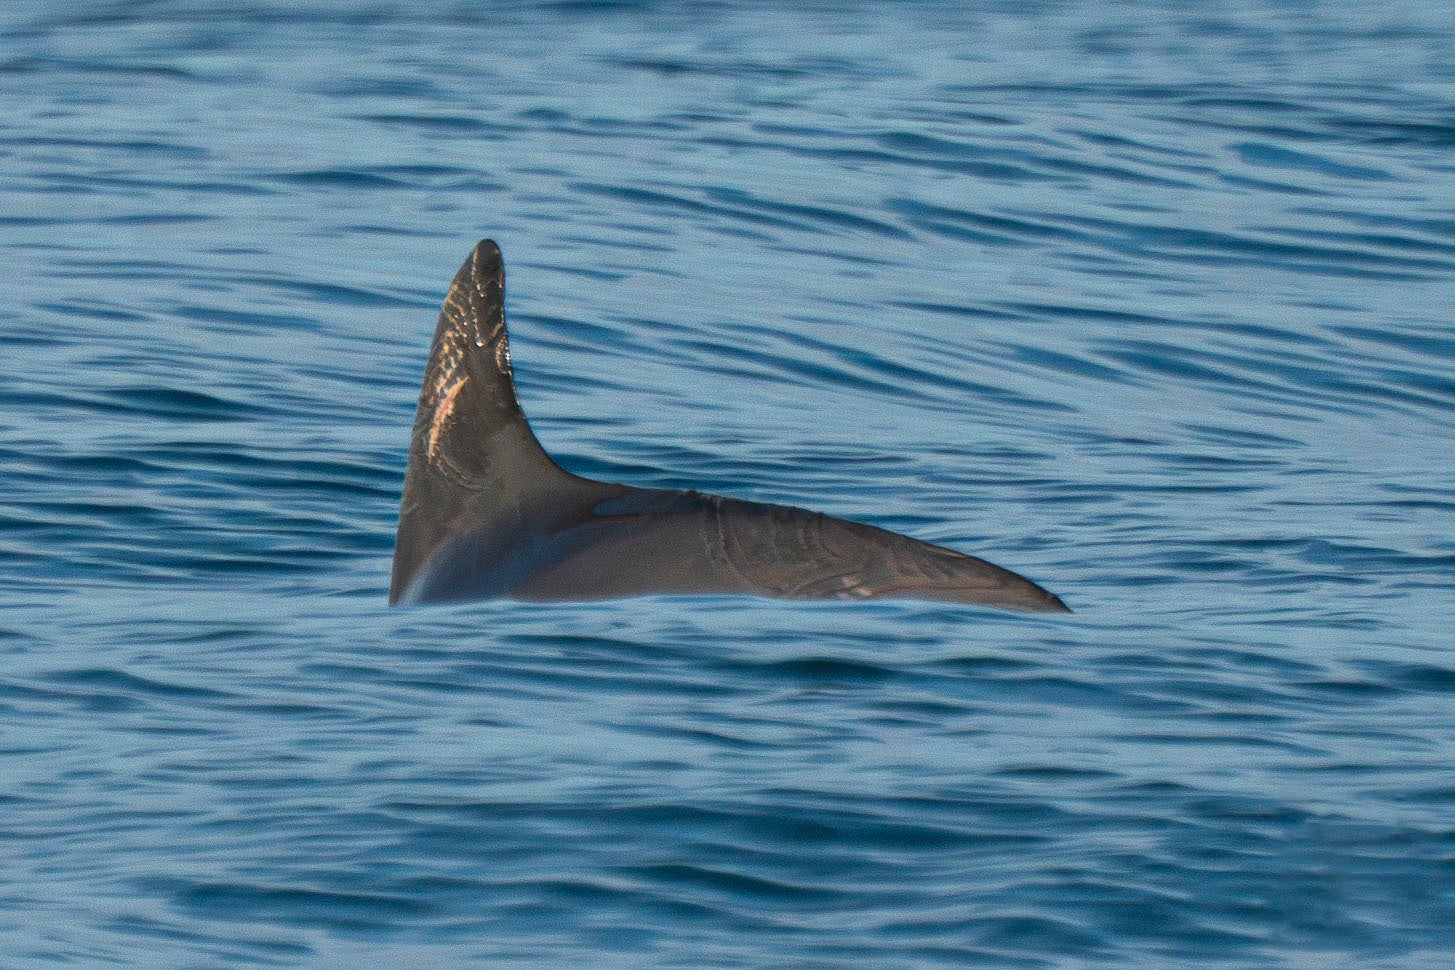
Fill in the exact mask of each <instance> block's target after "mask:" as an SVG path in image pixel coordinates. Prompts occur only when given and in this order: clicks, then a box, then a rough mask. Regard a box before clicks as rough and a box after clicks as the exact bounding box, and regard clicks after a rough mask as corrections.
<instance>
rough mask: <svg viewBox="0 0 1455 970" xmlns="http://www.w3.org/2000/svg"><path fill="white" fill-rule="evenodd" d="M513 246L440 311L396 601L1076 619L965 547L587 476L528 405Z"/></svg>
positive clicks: (398, 555)
mask: <svg viewBox="0 0 1455 970" xmlns="http://www.w3.org/2000/svg"><path fill="white" fill-rule="evenodd" d="M504 293H505V270H504V266H503V264H502V262H501V258H500V248H499V247H498V246H496V245H495V243H493V242H491V241H490V240H488V239H487V240H484V241H482V242H481V243H480V244H479V245H478V246H476V247H475V251H474V252H473V253H471V254H470V258H469V259H467V260H465V264H464V265H463V266H462V267H460V272H459V273H458V274H456V276H455V280H454V283H453V284H452V285H451V286H450V292H449V294H448V295H447V296H446V297H445V302H444V307H443V308H442V309H441V311H440V318H439V325H438V326H437V327H436V329H435V335H434V345H433V347H432V348H431V350H430V356H429V365H428V367H427V368H426V370H425V375H424V387H423V389H422V390H421V391H420V395H419V410H418V412H417V413H416V415H415V419H414V435H413V439H412V441H411V443H410V448H409V469H408V471H407V472H406V474H405V480H404V498H403V501H402V503H401V507H400V512H399V534H398V537H397V539H396V541H395V547H394V574H393V577H392V579H391V581H390V584H389V602H390V603H399V602H409V603H423V602H440V601H446V600H468V599H483V598H488V597H501V596H504V597H512V598H515V599H524V600H593V599H606V598H611V597H618V596H643V595H651V594H663V593H668V594H670V593H677V594H687V593H694V594H702V593H739V594H741V593H751V594H755V595H758V596H772V597H779V598H784V599H868V598H873V597H880V596H889V597H905V598H913V599H925V600H939V601H944V602H950V603H975V604H981V605H986V606H997V607H1001V608H1004V609H1013V610H1027V611H1040V612H1067V608H1066V606H1065V604H1064V603H1062V602H1061V600H1059V599H1058V598H1057V597H1055V596H1053V595H1052V594H1050V593H1048V592H1046V591H1045V590H1044V589H1041V587H1039V586H1037V585H1036V584H1035V583H1032V582H1030V581H1029V580H1027V579H1023V578H1022V577H1020V576H1017V575H1016V574H1015V573H1012V572H1010V571H1008V570H1005V569H1001V568H1000V567H999V566H995V565H992V564H990V563H988V562H986V561H984V560H983V559H976V558H974V557H972V556H967V555H965V554H963V553H959V552H956V551H954V550H953V549H945V548H943V547H940V546H934V545H930V544H929V543H926V542H920V541H919V540H917V539H911V538H909V537H908V536H902V535H899V534H898V533H894V532H888V531H886V530H884V529H878V528H875V527H874V526H869V525H862V524H860V523H858V522H849V521H846V520H844V519H835V518H832V517H830V516H827V515H822V514H820V513H817V512H809V511H806V510H804V509H798V508H792V507H790V506H785V505H766V504H763V503H761V502H745V501H742V500H739V499H732V498H723V497H721V496H717V495H706V494H704V493H702V492H694V491H672V490H667V489H651V488H633V487H631V486H628V485H613V484H610V483H607V482H596V481H591V480H590V479H586V478H580V477H578V476H576V475H572V474H571V473H569V472H567V471H565V470H563V469H562V468H560V467H559V466H557V465H556V463H555V462H553V461H552V460H551V459H550V457H549V456H548V455H547V454H546V453H545V450H544V449H542V448H541V445H540V442H538V441H537V440H536V437H535V435H534V434H533V433H532V432H531V429H530V425H529V424H527V423H526V419H525V415H524V413H522V411H521V409H520V403H519V402H518V401H517V400H516V396H515V382H514V380H513V378H512V376H511V367H510V345H509V341H508V338H507V336H506V332H505V306H504Z"/></svg>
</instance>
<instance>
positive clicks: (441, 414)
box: [425, 377, 469, 461]
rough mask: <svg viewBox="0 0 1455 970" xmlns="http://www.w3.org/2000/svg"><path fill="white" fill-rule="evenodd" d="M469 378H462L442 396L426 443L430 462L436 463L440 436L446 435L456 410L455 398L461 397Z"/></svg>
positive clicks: (431, 419) (430, 422) (431, 417)
mask: <svg viewBox="0 0 1455 970" xmlns="http://www.w3.org/2000/svg"><path fill="white" fill-rule="evenodd" d="M468 381H469V377H461V378H460V379H459V380H457V381H455V382H454V383H453V384H451V385H450V386H449V387H447V388H445V389H444V393H443V394H441V395H440V403H439V404H438V406H436V407H435V409H434V414H433V415H431V416H430V420H429V437H428V439H427V441H426V448H425V453H426V454H427V455H428V456H429V460H430V461H434V456H435V451H436V449H438V447H439V442H440V435H442V434H444V430H445V422H446V421H448V420H449V418H450V414H451V413H453V411H454V410H455V398H457V397H459V396H460V391H461V390H463V389H464V387H465V384H466V382H468Z"/></svg>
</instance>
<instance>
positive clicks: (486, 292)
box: [389, 239, 574, 602]
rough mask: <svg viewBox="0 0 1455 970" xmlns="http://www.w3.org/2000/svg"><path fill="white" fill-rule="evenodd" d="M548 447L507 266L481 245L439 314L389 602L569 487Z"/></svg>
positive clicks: (492, 248) (496, 250)
mask: <svg viewBox="0 0 1455 970" xmlns="http://www.w3.org/2000/svg"><path fill="white" fill-rule="evenodd" d="M573 477H574V476H570V475H567V473H566V472H564V471H562V470H561V469H560V468H558V467H557V466H556V464H555V463H554V462H553V461H551V459H550V457H549V456H547V455H546V452H545V450H544V449H543V448H541V446H540V442H538V441H537V440H536V437H535V435H534V434H533V433H532V432H531V429H530V425H528V424H527V423H526V419H525V414H524V413H523V412H522V411H521V409H520V402H519V401H517V400H516V396H515V381H514V379H513V378H512V376H511V369H510V342H509V339H508V337H507V336H506V332H505V266H504V263H503V261H502V260H501V258H500V247H499V246H497V245H495V243H494V242H492V241H491V240H489V239H484V240H481V242H480V244H479V245H477V246H476V247H475V250H474V252H472V253H471V254H470V257H469V258H468V259H466V260H465V263H464V265H463V266H461V267H460V271H459V272H458V273H456V274H455V280H454V282H453V283H452V284H451V285H450V291H449V293H448V294H447V295H446V296H445V302H444V306H443V307H442V308H441V309H440V317H439V324H438V326H436V328H435V333H434V344H433V345H432V346H431V348H430V353H429V364H428V365H427V366H426V368H425V372H424V386H423V388H422V389H421V390H420V392H419V408H418V410H417V411H416V412H415V416H414V434H413V438H412V439H411V441H410V446H409V466H408V469H407V471H406V472H405V477H404V497H403V500H402V501H401V502H400V510H399V535H398V539H397V541H396V544H395V547H394V571H393V575H392V577H391V579H390V582H389V600H390V602H395V601H396V600H398V599H399V598H400V597H401V596H402V595H404V593H405V592H406V591H407V590H408V589H409V586H410V584H411V583H412V582H413V580H414V579H415V577H416V575H417V574H418V573H419V571H420V569H421V568H422V567H423V566H424V565H425V564H426V563H427V562H428V560H429V558H430V556H431V555H432V554H433V553H434V552H435V551H436V549H438V547H439V546H440V544H441V543H443V542H444V541H446V540H447V539H448V538H449V537H450V536H451V535H452V534H453V533H454V532H455V531H456V530H457V528H458V527H459V526H461V525H462V524H463V523H465V522H467V521H468V520H470V519H472V518H478V517H481V516H485V515H489V514H490V513H491V512H492V510H494V509H497V508H504V507H509V506H512V505H516V506H518V505H519V504H520V503H521V498H522V496H524V495H525V494H527V493H529V492H531V491H534V490H546V489H548V488H549V487H550V486H551V485H552V484H554V483H556V482H558V481H559V480H562V479H564V480H570V479H572V478H573Z"/></svg>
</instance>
